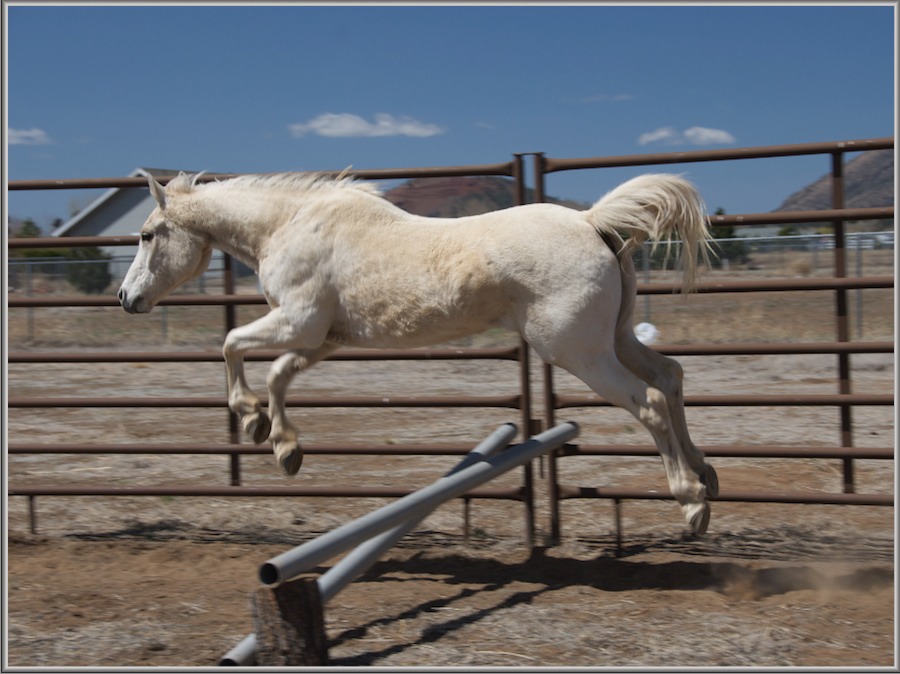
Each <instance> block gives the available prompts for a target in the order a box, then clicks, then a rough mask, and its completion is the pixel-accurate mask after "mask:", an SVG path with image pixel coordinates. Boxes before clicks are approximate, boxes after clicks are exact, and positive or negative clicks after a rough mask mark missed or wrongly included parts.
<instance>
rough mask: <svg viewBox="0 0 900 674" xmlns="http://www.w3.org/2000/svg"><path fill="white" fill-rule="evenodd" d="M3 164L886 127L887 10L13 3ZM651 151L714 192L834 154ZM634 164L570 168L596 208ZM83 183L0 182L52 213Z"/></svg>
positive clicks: (289, 163) (445, 161)
mask: <svg viewBox="0 0 900 674" xmlns="http://www.w3.org/2000/svg"><path fill="white" fill-rule="evenodd" d="M5 9H6V11H7V17H6V18H7V21H6V27H7V31H8V35H7V40H5V45H6V50H7V51H6V55H5V59H4V62H5V66H6V69H7V73H6V74H7V77H6V82H7V96H6V98H5V100H6V104H7V110H6V113H7V127H8V132H7V134H6V139H7V147H6V151H7V157H6V161H7V169H8V170H7V176H8V178H9V179H10V180H20V179H39V178H73V177H109V176H122V175H127V174H128V173H130V172H131V171H132V170H133V169H135V168H136V167H139V166H147V167H159V168H177V169H186V170H209V171H213V172H242V173H243V172H272V171H289V170H332V169H342V168H344V167H346V166H348V165H353V166H354V167H355V168H394V167H417V166H455V165H463V164H484V163H497V162H505V161H509V160H510V158H511V155H512V154H513V153H515V152H532V151H542V152H545V153H547V154H548V155H549V156H552V157H590V156H602V155H620V154H642V153H655V152H663V151H670V150H672V151H675V150H679V151H681V150H692V149H712V148H729V147H748V146H754V145H776V144H784V143H805V142H818V141H833V140H848V139H859V138H873V137H881V136H890V135H893V133H894V121H893V120H894V102H895V97H894V81H895V73H894V68H893V61H894V37H895V15H894V11H895V7H894V5H893V4H892V3H881V4H875V5H863V4H855V5H853V4H847V5H820V6H817V5H808V4H806V5H799V6H788V5H781V4H774V5H758V6H734V5H731V6H728V5H725V6H700V7H697V6H693V7H692V6H638V5H633V4H632V5H623V6H607V5H602V4H599V5H575V6H562V5H545V6H535V5H525V6H510V5H506V6H482V5H468V6H466V5H463V6H438V5H432V6H427V5H426V6H338V5H324V6H312V5H305V4H299V5H285V4H281V5H272V6H259V5H257V6H252V7H251V6H240V5H224V6H214V5H197V6H193V7H180V6H165V5H157V6H152V5H150V6H135V5H130V6H77V5H61V6H25V5H17V4H15V3H10V4H7V5H6V6H5ZM828 167H829V164H828V160H827V158H824V157H817V158H802V159H801V158H790V159H779V160H752V161H744V162H727V163H724V164H719V165H707V164H683V165H674V166H667V167H663V168H662V169H651V170H666V171H674V172H684V173H686V174H687V175H688V176H689V177H691V178H693V179H694V180H695V181H696V182H697V183H698V185H699V186H700V188H701V190H702V191H703V193H704V196H705V197H706V199H707V202H708V203H709V206H710V208H711V209H714V208H718V207H722V208H725V209H726V211H727V212H729V213H748V212H763V211H768V210H772V209H774V208H776V207H777V206H778V205H779V204H780V203H781V201H782V200H783V199H784V198H785V197H786V196H788V195H789V194H790V193H792V192H793V191H795V190H796V189H799V188H800V187H803V186H804V185H806V184H807V183H809V182H811V181H812V180H814V179H816V178H818V177H819V176H821V175H823V174H824V173H826V172H827V171H828ZM638 172H641V170H640V169H615V170H606V171H601V170H592V171H578V172H567V173H565V174H554V175H551V176H549V179H548V193H549V194H552V195H554V196H559V197H565V198H572V199H578V200H581V201H588V202H589V201H593V200H595V199H596V198H598V197H600V196H601V195H602V194H603V193H604V192H605V191H607V190H608V189H610V188H611V187H613V186H614V185H616V184H617V183H618V182H621V181H622V180H625V179H627V178H628V177H631V175H634V174H635V173H638ZM99 194H100V193H99V192H96V191H94V192H92V191H79V192H62V191H54V192H31V193H25V192H11V193H9V195H8V201H9V203H8V208H9V214H10V215H12V216H14V217H20V218H25V217H31V218H34V219H35V220H36V221H37V222H38V223H39V224H42V225H46V224H48V223H49V222H50V221H52V219H53V218H54V217H61V218H66V217H68V215H69V210H70V208H71V207H72V206H73V205H78V204H81V205H83V204H85V203H88V202H89V201H90V200H91V199H92V198H94V197H96V196H98V195H99Z"/></svg>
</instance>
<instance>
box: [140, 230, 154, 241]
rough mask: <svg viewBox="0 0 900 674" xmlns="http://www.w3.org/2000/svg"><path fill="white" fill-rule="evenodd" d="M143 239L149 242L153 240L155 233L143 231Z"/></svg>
mask: <svg viewBox="0 0 900 674" xmlns="http://www.w3.org/2000/svg"><path fill="white" fill-rule="evenodd" d="M141 241H146V242H148V243H149V242H150V241H153V234H152V232H141Z"/></svg>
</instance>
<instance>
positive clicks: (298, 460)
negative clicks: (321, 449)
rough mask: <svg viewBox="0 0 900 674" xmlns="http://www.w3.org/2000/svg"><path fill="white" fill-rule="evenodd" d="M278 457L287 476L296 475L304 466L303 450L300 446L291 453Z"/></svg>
mask: <svg viewBox="0 0 900 674" xmlns="http://www.w3.org/2000/svg"><path fill="white" fill-rule="evenodd" d="M276 456H277V458H278V463H279V464H280V465H281V470H283V471H284V474H285V475H296V474H297V471H299V470H300V466H301V465H302V464H303V450H302V449H300V446H299V445H297V446H295V447H294V448H293V449H292V450H291V451H289V452H284V453H279V454H277V455H276Z"/></svg>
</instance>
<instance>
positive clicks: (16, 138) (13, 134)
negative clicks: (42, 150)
mask: <svg viewBox="0 0 900 674" xmlns="http://www.w3.org/2000/svg"><path fill="white" fill-rule="evenodd" d="M7 138H8V140H9V144H10V145H49V144H50V143H51V142H52V141H51V140H50V136H48V135H47V132H46V131H43V130H42V129H27V130H26V129H10V130H9V136H7Z"/></svg>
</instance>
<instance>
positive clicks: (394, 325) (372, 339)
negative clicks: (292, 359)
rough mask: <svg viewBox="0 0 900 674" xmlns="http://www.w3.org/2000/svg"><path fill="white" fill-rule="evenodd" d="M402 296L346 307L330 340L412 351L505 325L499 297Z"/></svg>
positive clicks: (343, 308) (370, 299) (337, 320)
mask: <svg viewBox="0 0 900 674" xmlns="http://www.w3.org/2000/svg"><path fill="white" fill-rule="evenodd" d="M397 295H398V293H397V291H395V292H394V293H390V294H388V295H380V296H378V295H370V296H369V297H368V298H367V299H366V301H365V302H362V303H360V302H356V301H349V302H344V303H342V306H341V310H340V311H339V315H338V317H337V319H336V320H335V321H334V323H333V325H332V331H331V333H332V334H330V335H329V339H331V340H333V341H336V342H339V343H342V344H347V345H353V346H360V347H371V348H410V347H417V346H429V345H431V344H436V343H440V342H445V341H449V340H452V339H457V338H460V337H465V336H467V335H472V334H476V333H479V332H483V331H485V330H487V329H488V328H490V327H492V326H494V325H497V324H499V323H503V322H504V315H503V305H502V302H501V301H500V300H499V298H497V297H496V293H491V292H487V293H482V294H480V295H479V296H477V297H466V298H446V297H434V296H429V295H428V294H427V293H426V294H424V295H420V294H415V293H414V294H412V295H411V296H406V297H405V298H403V299H400V298H398V296H397Z"/></svg>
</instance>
